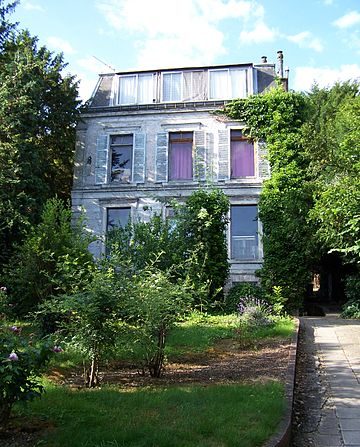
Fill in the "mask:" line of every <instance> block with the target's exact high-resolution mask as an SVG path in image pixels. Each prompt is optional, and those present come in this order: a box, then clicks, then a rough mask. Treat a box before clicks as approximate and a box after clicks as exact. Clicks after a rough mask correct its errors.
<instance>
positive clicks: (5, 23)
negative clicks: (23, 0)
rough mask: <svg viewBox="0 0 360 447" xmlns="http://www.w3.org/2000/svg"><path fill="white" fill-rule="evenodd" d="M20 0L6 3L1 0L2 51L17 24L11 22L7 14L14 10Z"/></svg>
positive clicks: (0, 49)
mask: <svg viewBox="0 0 360 447" xmlns="http://www.w3.org/2000/svg"><path fill="white" fill-rule="evenodd" d="M19 2H20V0H15V1H12V2H10V3H8V2H7V3H5V1H4V0H0V52H1V51H2V46H3V44H4V42H5V41H6V39H7V38H8V36H9V34H10V33H11V32H12V31H13V30H15V28H16V25H17V24H16V23H11V22H9V20H8V18H7V16H8V15H10V14H11V13H12V12H14V9H15V8H16V6H17V5H18V4H19Z"/></svg>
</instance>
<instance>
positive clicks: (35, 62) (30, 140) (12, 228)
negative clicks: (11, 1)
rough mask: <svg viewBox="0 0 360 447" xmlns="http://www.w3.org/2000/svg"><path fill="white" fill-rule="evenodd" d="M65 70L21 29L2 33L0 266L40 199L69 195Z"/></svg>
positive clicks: (70, 109) (71, 99)
mask: <svg viewBox="0 0 360 447" xmlns="http://www.w3.org/2000/svg"><path fill="white" fill-rule="evenodd" d="M11 8H12V6H10V10H11ZM0 11H2V13H3V10H0ZM0 18H2V17H1V16H0ZM65 67H66V64H64V62H63V57H62V55H58V56H53V55H52V53H51V52H50V51H49V50H47V49H46V47H38V44H37V38H35V37H32V36H30V34H29V33H28V32H27V31H21V32H18V33H8V34H7V35H6V38H5V40H4V41H3V43H2V47H1V52H0V166H1V169H0V268H1V267H3V265H4V264H5V263H6V262H7V261H8V259H10V256H11V254H12V252H13V249H14V244H15V243H17V242H19V241H21V240H22V238H23V236H24V233H25V231H26V230H27V228H28V227H29V224H34V223H37V222H38V220H39V217H40V214H41V210H42V207H43V205H44V203H45V201H46V200H47V199H48V198H50V197H54V196H55V194H57V195H58V196H59V197H61V198H68V197H69V193H70V189H71V183H72V171H73V151H74V146H75V125H76V123H77V121H78V119H79V114H80V101H78V99H77V83H76V82H75V80H74V77H72V76H69V75H65V76H64V75H63V74H62V72H63V70H64V69H65Z"/></svg>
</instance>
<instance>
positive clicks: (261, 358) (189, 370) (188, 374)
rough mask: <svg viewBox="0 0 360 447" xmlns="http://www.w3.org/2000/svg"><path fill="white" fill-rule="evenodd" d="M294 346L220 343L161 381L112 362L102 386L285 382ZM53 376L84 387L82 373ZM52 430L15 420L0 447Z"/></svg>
mask: <svg viewBox="0 0 360 447" xmlns="http://www.w3.org/2000/svg"><path fill="white" fill-rule="evenodd" d="M290 344H291V341H290V340H289V339H276V340H266V341H261V342H259V343H258V344H257V346H251V347H249V346H247V347H244V346H241V345H240V343H239V342H237V341H234V340H233V339H226V340H220V341H219V342H218V343H217V344H216V346H215V347H214V348H212V349H211V350H209V351H208V352H206V353H203V354H198V355H195V354H194V355H187V356H185V357H181V359H175V361H174V362H173V363H168V364H167V365H166V367H165V370H164V372H163V376H162V377H161V378H160V379H155V378H151V377H149V376H148V375H147V374H143V372H142V371H139V370H138V369H137V368H136V366H134V365H130V364H125V363H112V364H109V365H107V366H106V369H104V372H102V373H101V383H102V384H112V385H119V386H120V387H122V388H123V387H142V386H164V385H165V386H169V385H179V384H184V385H188V384H197V385H211V384H224V383H252V382H259V381H260V382H266V381H268V380H279V381H285V378H286V371H287V366H288V360H289V352H290V349H289V348H290ZM49 377H50V378H51V379H52V380H54V381H56V382H57V383H59V384H63V385H65V386H69V387H71V388H79V389H80V388H82V387H83V380H82V376H81V371H72V372H70V373H67V374H66V375H65V374H64V373H63V372H61V371H59V370H54V371H52V372H51V374H50V375H49ZM31 427H32V431H31ZM50 428H51V427H49V425H47V426H46V425H44V423H42V422H41V421H29V420H27V421H25V420H19V419H17V418H13V419H11V421H10V425H9V427H8V429H7V430H6V431H2V432H0V445H1V446H2V447H25V446H26V447H32V446H34V445H36V440H37V439H39V438H40V437H41V433H42V431H43V430H47V429H50Z"/></svg>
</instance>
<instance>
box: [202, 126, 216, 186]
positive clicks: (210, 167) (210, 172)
mask: <svg viewBox="0 0 360 447" xmlns="http://www.w3.org/2000/svg"><path fill="white" fill-rule="evenodd" d="M205 152H206V180H208V181H210V182H213V181H215V175H216V172H215V166H216V164H215V163H216V161H217V160H215V154H214V134H213V133H210V132H206V134H205Z"/></svg>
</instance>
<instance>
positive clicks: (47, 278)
mask: <svg viewBox="0 0 360 447" xmlns="http://www.w3.org/2000/svg"><path fill="white" fill-rule="evenodd" d="M90 241H91V239H90V238H89V237H88V236H86V234H85V232H84V228H83V221H82V219H79V220H78V221H77V223H75V224H74V225H72V224H71V210H70V209H69V208H68V207H67V206H66V205H65V203H64V202H63V201H62V200H60V199H57V198H54V199H50V200H48V201H47V202H46V204H45V206H44V210H43V212H42V215H41V221H40V223H39V224H38V225H35V226H33V227H32V228H31V230H30V231H29V233H28V235H27V237H26V239H25V241H24V243H23V244H22V245H20V246H18V247H17V253H16V255H14V257H13V260H12V262H11V264H10V265H9V267H8V269H7V272H6V273H7V274H6V275H5V276H4V282H5V281H6V285H7V287H8V289H9V292H10V296H9V301H10V302H11V303H12V305H13V307H12V309H13V312H14V314H15V315H25V314H26V313H28V312H29V311H32V310H34V309H35V308H36V306H37V305H38V304H39V303H42V302H44V301H45V300H47V299H49V298H50V297H51V296H53V295H58V294H60V293H68V292H70V291H72V290H75V291H76V290H77V289H81V287H82V286H83V285H84V284H85V283H86V282H87V280H88V278H87V277H88V274H89V271H90V270H91V269H92V268H93V261H92V256H91V254H90V253H89V251H88V250H87V247H88V245H89V243H90Z"/></svg>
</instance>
